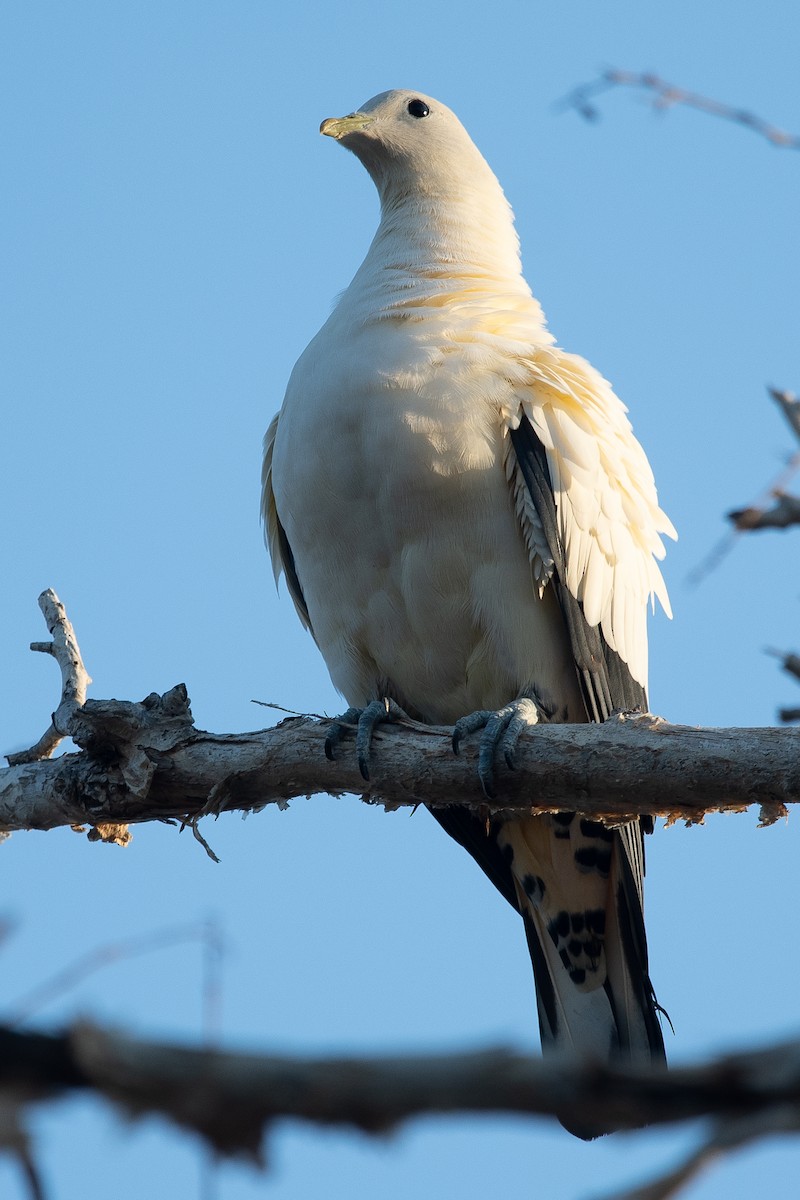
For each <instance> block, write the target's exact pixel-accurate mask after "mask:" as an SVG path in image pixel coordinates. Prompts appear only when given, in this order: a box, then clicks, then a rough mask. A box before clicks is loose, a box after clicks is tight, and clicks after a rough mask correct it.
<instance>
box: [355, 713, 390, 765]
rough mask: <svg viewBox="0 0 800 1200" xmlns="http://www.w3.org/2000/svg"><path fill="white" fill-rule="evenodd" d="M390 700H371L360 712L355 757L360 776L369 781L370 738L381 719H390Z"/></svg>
mask: <svg viewBox="0 0 800 1200" xmlns="http://www.w3.org/2000/svg"><path fill="white" fill-rule="evenodd" d="M391 703H392V702H391V700H372V701H371V702H370V703H369V704H368V705H367V707H366V708H365V709H364V711H363V712H362V714H361V716H360V718H359V721H358V732H357V733H356V757H357V759H358V769H359V771H360V772H361V778H362V779H364V780H367V781H369V752H370V747H371V746H372V738H373V735H374V733H375V730H376V729H377V727H378V726H379V725H380V724H381V723H382V722H383V721H390V720H392V718H393V716H394V714H393V713H392V710H391Z"/></svg>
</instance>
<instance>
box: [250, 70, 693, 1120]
mask: <svg viewBox="0 0 800 1200" xmlns="http://www.w3.org/2000/svg"><path fill="white" fill-rule="evenodd" d="M321 132H322V133H324V134H327V135H328V136H330V137H333V138H335V139H336V140H337V141H338V142H340V143H341V144H342V145H343V146H345V147H346V148H347V149H348V150H352V151H353V153H354V154H356V155H357V157H358V158H359V159H360V160H361V162H362V163H363V164H364V166H365V167H366V169H367V171H368V172H369V174H370V175H371V176H372V179H373V181H374V183H375V185H376V187H377V189H378V192H379V195H380V202H381V219H380V224H379V226H378V231H377V233H376V234H375V237H374V239H373V242H372V244H371V246H370V248H369V251H368V252H367V256H366V258H365V259H364V262H363V263H362V264H361V266H360V268H359V269H358V271H357V272H356V275H355V277H354V279H353V281H352V283H351V284H350V286H349V287H348V288H347V290H346V291H345V292H344V293H343V294H342V296H341V297H340V298H339V300H338V302H337V304H336V307H335V308H334V310H333V312H332V314H331V316H330V317H329V319H328V320H327V321H326V322H325V324H324V325H323V327H322V329H321V330H320V331H319V333H318V334H317V335H316V337H315V338H314V339H313V340H312V341H311V343H310V344H309V346H308V347H307V348H306V350H305V351H304V352H303V354H302V355H301V357H300V359H299V360H298V362H297V364H296V366H295V368H294V371H293V372H292V376H291V378H290V380H289V385H288V388H287V390H286V398H285V400H284V402H283V407H282V409H281V411H280V413H279V415H278V416H277V417H276V418H275V419H274V420H273V422H272V424H271V425H270V427H269V430H268V432H267V436H266V440H265V457H264V473H263V484H264V488H263V500H262V504H263V518H264V522H265V527H266V535H267V540H268V544H269V549H270V553H271V555H272V563H273V568H274V571H275V576H276V580H277V579H278V578H279V576H280V573H281V572H283V573H284V574H285V575H286V579H287V582H288V586H289V591H290V593H291V596H292V599H293V600H294V603H295V606H296V608H297V611H298V613H299V615H300V619H301V620H302V621H303V623H304V624H305V625H306V626H307V628H308V629H309V630H310V631H311V633H312V634H313V637H314V639H315V640H316V643H317V645H318V646H319V648H320V650H321V652H322V654H323V656H324V658H325V662H326V663H327V666H328V669H329V671H330V674H331V678H332V680H333V682H334V684H335V685H336V687H337V688H338V689H339V691H340V692H341V693H342V694H343V695H344V697H345V698H346V700H347V702H348V704H349V705H351V706H352V709H351V710H349V711H348V713H347V714H345V718H343V720H344V719H347V720H349V721H352V720H355V719H357V718H358V717H359V715H360V716H361V733H362V735H363V736H362V737H361V741H360V744H361V747H362V758H363V759H364V760H365V754H364V750H363V747H364V746H365V745H368V738H369V736H370V732H371V729H372V727H373V726H374V724H375V723H376V721H378V720H380V719H384V720H385V719H387V715H388V717H389V719H391V715H392V713H393V712H394V711H396V710H395V708H394V706H400V708H402V709H403V710H405V711H406V712H407V713H409V714H410V715H412V716H414V717H415V718H416V719H418V720H422V721H427V722H431V723H434V724H437V725H442V724H455V725H456V733H455V737H454V741H455V744H456V747H457V744H458V741H459V740H461V739H462V738H463V737H465V736H468V735H469V734H471V733H472V732H474V731H475V730H476V729H478V728H480V727H484V732H483V734H482V735H481V738H482V741H481V768H480V770H481V775H482V778H483V780H484V783H485V785H486V787H487V790H490V789H491V786H492V780H493V767H492V760H493V756H494V753H495V749H496V748H498V747H499V748H500V749H501V750H503V749H504V750H505V751H506V753H507V757H508V758H511V756H512V755H513V745H514V742H515V741H516V738H517V736H518V735H519V732H520V730H521V729H523V728H525V727H526V726H529V725H533V724H535V723H536V722H537V721H570V722H572V721H580V722H584V721H602V720H604V719H605V718H606V717H608V715H609V714H610V713H611V712H612V711H614V710H619V709H624V710H632V709H637V708H638V709H646V707H647V699H646V694H645V689H646V684H647V629H646V610H647V606H648V602H649V601H652V600H653V598H654V597H655V596H657V597H658V598H659V600H660V601H661V604H662V606H663V607H664V609H665V610H666V611H667V612H669V602H668V599H667V595H666V589H665V587H664V582H663V580H662V577H661V573H660V571H659V568H658V565H657V563H656V562H655V559H660V558H662V557H663V554H664V547H663V544H662V542H661V538H660V536H659V535H660V534H668V535H670V536H675V533H674V530H673V528H672V525H671V524H670V522H669V520H668V518H667V517H666V516H665V514H664V513H663V512H662V511H661V509H660V508H659V506H658V502H657V498H656V490H655V484H654V481H653V474H652V471H651V469H650V466H649V464H648V461H647V458H646V457H645V454H644V451H643V450H642V448H641V446H640V445H639V443H638V442H637V440H636V439H635V437H634V435H633V432H632V430H631V426H630V422H629V421H628V419H627V416H626V409H625V407H624V406H623V404H622V403H621V402H620V401H619V400H618V399H617V397H616V396H615V395H614V393H613V391H612V390H611V387H610V385H609V384H608V383H607V382H606V381H605V380H604V379H603V378H602V377H601V376H600V375H599V374H598V373H597V371H595V370H594V368H593V367H591V366H590V365H589V364H588V363H587V362H586V361H584V359H582V358H578V357H577V356H576V355H573V354H568V353H566V352H565V351H564V350H561V349H559V348H558V347H557V346H555V345H554V339H553V337H552V336H551V335H550V334H549V333H548V332H547V329H546V326H545V320H544V316H543V313H542V310H541V307H540V306H539V304H538V303H537V301H536V300H535V299H534V298H533V296H532V295H531V291H530V288H529V287H528V284H527V283H526V282H525V279H524V278H523V276H522V270H521V264H520V257H519V242H518V239H517V236H516V233H515V231H514V224H513V215H512V212H511V209H510V207H509V205H508V202H507V201H506V199H505V197H504V195H503V192H502V190H501V188H500V185H499V183H498V182H497V180H496V178H495V176H494V175H493V174H492V171H491V170H490V168H489V166H488V165H487V163H486V162H485V160H484V159H483V158H482V156H481V154H480V153H479V151H478V150H477V148H476V147H475V145H474V144H473V142H472V141H471V140H470V138H469V135H468V134H467V132H466V130H465V129H464V127H463V126H462V125H461V123H460V122H459V121H458V119H457V118H456V116H455V115H454V114H453V113H452V112H451V111H450V110H449V109H448V108H446V107H445V106H444V105H443V104H440V103H439V102H438V101H437V100H434V99H432V98H430V97H429V96H424V95H422V94H421V93H419V92H413V91H403V90H399V91H390V92H384V93H382V94H381V95H379V96H376V97H375V98H374V99H372V100H370V101H369V102H368V103H367V104H365V105H363V107H362V108H360V109H359V110H358V111H357V112H354V113H351V114H350V115H349V116H346V117H341V118H335V119H329V120H326V121H323V123H322V126H321ZM356 709H357V710H364V711H363V713H361V714H360V713H359V712H355V711H353V710H356ZM387 709H388V710H389V711H388V714H387ZM469 714H473V715H472V716H470V715H469ZM340 734H341V726H339V727H337V729H336V730H335V731H334V737H333V742H334V743H335V741H336V740H337V736H338V735H340ZM364 766H365V769H366V762H364ZM434 816H435V817H436V819H437V820H438V821H439V823H440V824H441V825H442V826H443V827H444V828H445V829H446V830H447V831H448V833H450V834H451V835H452V836H453V837H455V838H456V839H457V840H458V841H459V842H460V843H461V844H462V845H464V846H465V847H466V848H467V849H468V850H469V851H470V853H471V854H472V855H473V856H474V857H475V859H476V860H477V862H478V863H479V865H480V866H481V867H482V868H483V870H484V871H485V872H486V873H487V874H488V875H489V877H490V878H491V879H492V881H493V882H494V883H495V885H496V886H497V887H498V889H499V890H500V891H501V893H502V894H503V895H504V896H505V897H506V899H507V900H508V901H509V902H510V903H511V904H512V905H513V906H514V907H515V908H516V909H517V910H518V911H519V912H520V913H521V915H522V917H523V919H524V922H525V929H526V933H527V939H528V945H529V948H530V954H531V959H532V961H533V969H534V974H535V979H536V985H537V997H538V1010H539V1026H540V1030H541V1037H542V1045H543V1048H544V1049H545V1050H550V1049H552V1048H557V1049H559V1050H560V1051H561V1052H562V1053H572V1054H575V1055H584V1056H587V1055H591V1056H595V1057H598V1058H603V1059H607V1058H610V1059H623V1060H625V1059H627V1060H629V1061H630V1060H633V1061H638V1062H642V1061H645V1062H649V1061H656V1062H657V1061H661V1060H663V1057H664V1044H663V1039H662V1035H661V1029H660V1025H659V1019H658V1015H657V1014H658V1005H657V1004H656V1002H655V997H654V994H653V989H652V985H651V983H650V978H649V975H648V966H647V946H646V941H645V930H644V920H643V915H642V876H643V871H644V854H643V837H642V834H643V831H645V830H647V831H648V832H649V830H650V828H651V827H652V822H651V821H649V820H642V821H635V822H632V823H630V824H628V825H625V826H624V827H622V828H618V829H614V830H611V829H607V828H605V827H604V826H603V825H601V824H599V823H598V822H596V821H592V820H589V819H587V818H585V817H582V816H581V815H580V814H579V813H578V814H573V813H563V814H560V815H558V816H554V817H549V816H538V817H526V818H524V819H522V820H511V821H506V822H502V821H500V820H495V821H492V822H491V823H489V824H488V825H487V823H486V822H482V821H480V820H478V819H477V818H476V817H474V816H472V815H471V814H470V812H469V810H467V809H465V808H446V809H438V810H436V811H435V812H434ZM576 1132H578V1133H580V1134H581V1136H592V1135H593V1134H594V1133H597V1132H599V1130H597V1129H590V1130H584V1129H579V1130H577V1131H576Z"/></svg>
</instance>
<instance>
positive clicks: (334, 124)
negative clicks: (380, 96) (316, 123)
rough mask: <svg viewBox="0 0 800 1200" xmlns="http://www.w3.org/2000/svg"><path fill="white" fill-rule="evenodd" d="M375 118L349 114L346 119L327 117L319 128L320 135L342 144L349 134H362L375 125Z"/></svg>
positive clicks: (363, 114)
mask: <svg viewBox="0 0 800 1200" xmlns="http://www.w3.org/2000/svg"><path fill="white" fill-rule="evenodd" d="M374 122H375V118H374V117H371V116H369V115H368V114H367V113H359V112H355V113H348V115H347V116H346V117H327V118H326V119H325V120H324V121H323V122H322V124H321V125H320V127H319V131H320V133H324V134H325V136H326V137H332V138H336V141H337V142H340V141H341V140H342V138H345V137H347V135H348V133H360V132H361V130H362V129H367V128H368V127H369V126H370V125H372V124H374Z"/></svg>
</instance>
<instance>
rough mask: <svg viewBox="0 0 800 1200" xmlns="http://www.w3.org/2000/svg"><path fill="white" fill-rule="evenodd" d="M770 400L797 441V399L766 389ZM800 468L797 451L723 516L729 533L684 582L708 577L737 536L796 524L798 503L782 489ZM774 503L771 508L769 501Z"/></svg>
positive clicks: (799, 431)
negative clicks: (749, 499) (756, 492)
mask: <svg viewBox="0 0 800 1200" xmlns="http://www.w3.org/2000/svg"><path fill="white" fill-rule="evenodd" d="M767 391H768V392H769V394H770V396H771V397H772V399H773V400H774V401H775V402H776V404H777V405H778V406H779V408H780V409H781V411H782V413H783V415H784V416H785V417H786V420H787V421H788V422H789V425H790V426H791V428H792V431H793V432H794V434H795V435H796V436H797V438H798V439H800V400H798V399H797V398H796V397H795V396H794V395H793V394H792V393H791V392H787V391H781V390H779V389H778V388H767ZM799 467H800V451H796V452H795V453H794V454H793V455H791V457H790V458H789V461H788V462H787V463H786V465H785V466H784V467H783V469H782V470H781V472H780V474H779V475H778V477H777V479H773V481H772V482H771V483H770V484H768V485H767V487H766V488H764V489H763V491H762V493H761V496H760V497H759V499H758V500H755V501H754V502H753V503H752V504H749V505H747V506H746V507H745V508H737V509H734V510H733V511H732V512H729V513H727V514H726V515H727V518H728V520H729V521H731V523H732V525H733V530H732V531H731V532H729V533H726V534H725V536H724V537H723V538H721V539H720V541H719V542H718V543H717V544H716V546H714V548H713V549H712V550H711V551H710V553H709V554H707V555H706V557H705V559H704V560H703V561H702V562H701V563H699V564H698V565H697V566H696V567H694V569H693V570H692V571H690V572H689V575H688V577H687V582H688V583H689V584H690V585H692V586H696V585H697V584H698V583H700V582H701V581H702V580H703V579H705V577H706V576H707V575H710V574H711V572H712V571H714V570H715V569H716V568H717V567H718V566H719V564H720V563H721V562H722V560H723V558H725V557H726V555H727V554H729V553H730V551H731V550H732V549H733V547H734V545H735V544H736V539H737V537H738V535H739V534H741V533H746V532H748V531H750V530H753V529H785V528H787V526H789V525H794V524H797V523H798V522H799V521H800V500H799V499H797V498H796V497H794V496H790V495H789V494H788V493H787V492H786V491H785V490H784V489H785V487H786V484H787V483H788V482H789V480H790V479H792V478H793V476H794V475H795V474H796V473H797V470H798V468H799ZM773 500H776V501H777V502H776V503H774V504H773V505H772V506H771V507H770V506H769V505H770V501H773Z"/></svg>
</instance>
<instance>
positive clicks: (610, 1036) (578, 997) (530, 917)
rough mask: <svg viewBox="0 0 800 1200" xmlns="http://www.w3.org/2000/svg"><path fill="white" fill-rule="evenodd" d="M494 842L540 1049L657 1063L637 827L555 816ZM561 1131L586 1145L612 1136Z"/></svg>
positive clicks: (504, 832) (512, 827)
mask: <svg viewBox="0 0 800 1200" xmlns="http://www.w3.org/2000/svg"><path fill="white" fill-rule="evenodd" d="M499 840H500V842H501V845H504V846H505V848H506V850H505V852H506V855H507V857H509V858H510V866H511V871H512V874H513V877H514V884H515V887H516V893H517V902H518V907H519V909H520V911H521V913H522V916H523V920H524V922H525V929H526V933H527V937H528V946H529V949H530V954H531V961H532V963H533V971H534V977H535V980H536V995H537V1004H538V1010H539V1028H540V1030H541V1038H542V1049H543V1051H544V1052H545V1053H551V1052H554V1051H555V1052H557V1053H559V1054H561V1055H569V1056H573V1057H580V1058H594V1059H601V1060H603V1061H622V1062H625V1061H627V1062H635V1063H663V1062H664V1061H665V1054H664V1039H663V1037H662V1033H661V1027H660V1024H659V1019H658V1011H659V1010H658V1005H657V1003H656V1000H655V996H654V993H653V988H652V984H651V983H650V976H649V973H648V964H647V942H646V939H645V929H644V919H643V914H642V876H643V874H644V850H643V844H642V831H641V828H640V823H639V822H638V821H634V822H631V823H630V824H628V825H625V826H622V827H621V828H619V829H613V830H611V829H607V828H606V827H605V826H603V825H601V824H600V823H599V822H596V821H592V820H589V819H587V818H584V817H581V816H580V815H579V814H570V813H562V814H558V815H556V816H554V817H530V818H526V819H525V820H522V821H512V822H508V823H506V824H505V825H503V826H502V828H501V830H500V831H499ZM567 1128H570V1131H571V1132H572V1133H575V1134H577V1135H578V1136H579V1137H584V1138H591V1137H597V1136H598V1135H599V1134H601V1133H608V1132H611V1128H610V1127H602V1128H601V1127H585V1126H582V1127H580V1128H576V1127H572V1126H570V1125H567Z"/></svg>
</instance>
